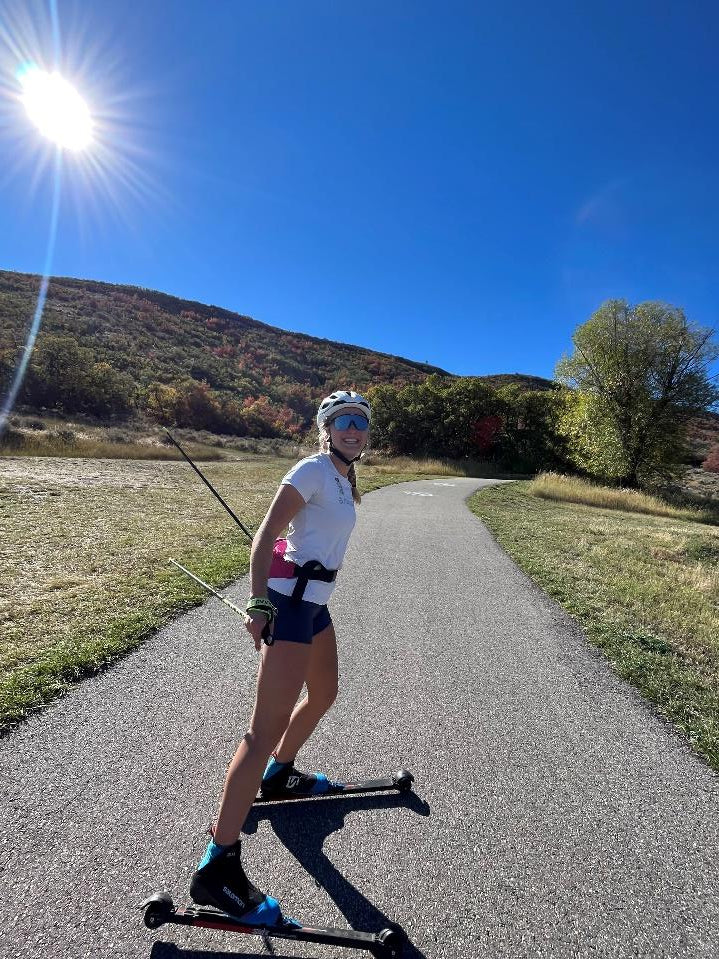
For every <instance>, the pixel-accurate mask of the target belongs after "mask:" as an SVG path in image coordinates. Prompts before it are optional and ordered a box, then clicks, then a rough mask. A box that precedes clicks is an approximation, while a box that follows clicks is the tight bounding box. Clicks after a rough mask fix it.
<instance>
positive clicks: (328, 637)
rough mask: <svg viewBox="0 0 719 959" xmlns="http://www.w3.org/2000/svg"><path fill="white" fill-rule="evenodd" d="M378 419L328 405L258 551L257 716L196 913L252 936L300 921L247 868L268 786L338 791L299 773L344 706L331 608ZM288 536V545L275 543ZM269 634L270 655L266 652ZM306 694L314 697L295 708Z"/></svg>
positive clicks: (233, 776) (341, 394)
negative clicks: (248, 928)
mask: <svg viewBox="0 0 719 959" xmlns="http://www.w3.org/2000/svg"><path fill="white" fill-rule="evenodd" d="M370 415H371V414H370V407H369V403H368V402H367V400H365V399H364V398H363V397H362V396H360V395H359V394H358V393H354V392H351V391H349V392H348V391H344V390H343V391H338V392H336V393H332V394H331V395H330V396H328V397H326V398H325V399H324V400H323V401H322V403H321V404H320V407H319V410H318V412H317V426H318V427H319V431H320V452H319V453H316V454H315V455H314V456H308V457H307V458H306V459H303V460H301V461H300V462H299V463H298V464H297V465H296V466H295V467H293V468H292V469H291V470H290V471H289V473H287V475H286V476H285V477H284V479H283V480H282V483H281V485H280V488H279V489H278V491H277V493H276V495H275V498H274V500H273V502H272V505H271V506H270V508H269V510H268V511H267V515H266V516H265V518H264V520H263V521H262V524H261V526H260V528H259V530H258V531H257V535H256V536H255V538H254V541H253V544H252V553H251V558H250V588H251V596H250V600H249V602H248V604H247V615H246V620H245V625H246V627H247V630H248V632H249V633H250V635H251V636H252V638H253V640H254V643H255V649H257V650H258V651H259V650H262V657H261V662H260V669H259V674H258V678H257V693H256V698H255V707H254V711H253V713H252V719H251V721H250V728H249V729H248V731H247V733H246V734H245V735H244V737H243V739H242V742H241V743H240V745H239V748H238V750H237V752H236V753H235V755H234V758H233V759H232V762H231V763H230V766H229V769H228V771H227V776H226V779H225V785H224V790H223V794H222V800H221V803H220V811H219V814H218V817H217V823H216V825H215V828H214V830H213V837H212V840H211V842H210V843H209V845H208V847H207V851H206V852H205V855H204V857H203V859H202V861H201V862H200V865H199V866H198V868H197V871H196V872H195V874H194V876H193V878H192V883H191V886H190V895H191V896H192V898H193V899H194V901H195V902H196V903H198V904H200V905H211V906H216V907H217V908H219V909H221V910H223V911H224V912H229V913H231V914H232V915H235V916H238V917H239V918H241V919H242V921H243V922H245V923H246V924H247V925H276V924H279V923H281V922H283V921H284V922H288V921H289V922H291V920H284V919H283V917H282V913H281V911H280V907H279V904H278V903H277V900H275V899H272V898H271V897H269V896H266V895H265V894H264V893H262V892H260V890H259V889H257V888H256V887H255V886H254V885H253V884H252V883H251V882H250V881H249V880H248V879H247V876H246V875H245V873H244V870H243V868H242V863H241V860H240V841H239V839H238V836H239V834H240V830H241V829H242V826H243V824H244V822H245V819H246V818H247V814H248V812H249V810H250V807H251V805H252V803H253V801H254V799H255V797H256V795H257V790H258V787H260V788H261V790H262V794H263V795H264V796H267V797H282V796H286V795H316V794H318V793H321V792H324V791H326V790H327V789H328V788H329V786H330V783H329V781H328V780H327V777H326V776H324V775H321V774H306V773H300V772H298V771H297V770H296V769H295V767H294V760H295V756H296V755H297V752H298V751H299V749H300V748H301V747H302V746H303V745H304V743H305V742H306V741H307V739H308V738H309V737H310V735H311V734H312V732H313V730H314V729H315V728H316V726H317V724H318V723H319V721H320V719H321V718H322V716H323V715H324V714H325V713H326V712H327V710H328V709H329V707H330V706H331V705H332V703H333V702H334V699H335V696H336V695H337V643H336V638H335V631H334V628H333V626H332V620H331V618H330V614H329V612H328V610H327V605H326V604H327V600H328V599H329V598H330V596H331V594H332V591H333V589H334V579H335V576H336V571H337V570H338V569H339V568H340V566H341V565H342V560H343V558H344V554H345V550H346V548H347V543H348V541H349V537H350V534H351V532H352V529H353V527H354V524H355V503H359V502H360V496H359V493H358V492H357V480H356V476H355V469H354V463H355V461H356V460H358V459H359V458H360V456H361V455H362V453H363V451H364V450H365V448H366V446H367V439H368V430H369V424H370ZM288 526H289V531H288V534H287V539H286V540H277V537H278V536H279V535H280V534H281V533H282V531H283V530H284V529H285V528H286V527H288ZM268 631H271V633H272V639H271V645H264V646H263V645H262V639H263V636H267V634H268ZM303 685H306V686H307V693H306V695H305V697H304V698H303V699H302V700H301V701H300V702H299V703H297V697H298V696H299V694H300V691H301V689H302V686H303ZM270 754H272V755H270ZM263 770H264V774H263Z"/></svg>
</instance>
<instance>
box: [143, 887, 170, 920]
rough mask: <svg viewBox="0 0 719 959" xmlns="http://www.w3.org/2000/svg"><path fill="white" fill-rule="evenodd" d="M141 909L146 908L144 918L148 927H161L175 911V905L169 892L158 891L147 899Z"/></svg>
mask: <svg viewBox="0 0 719 959" xmlns="http://www.w3.org/2000/svg"><path fill="white" fill-rule="evenodd" d="M140 908H141V909H144V910H145V912H144V915H143V919H144V922H145V925H146V926H147V928H148V929H159V928H160V926H164V925H165V923H166V922H169V921H170V917H171V916H172V915H173V913H174V912H175V905H174V903H173V901H172V898H171V896H170V894H169V893H167V892H156V893H155V894H154V895H152V896H150V897H149V899H146V900H145V901H144V902H143V904H142V906H141V907H140Z"/></svg>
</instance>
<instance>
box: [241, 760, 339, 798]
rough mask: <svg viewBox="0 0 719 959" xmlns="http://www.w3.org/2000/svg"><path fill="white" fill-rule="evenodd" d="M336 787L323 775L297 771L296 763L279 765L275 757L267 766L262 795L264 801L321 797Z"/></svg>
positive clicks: (262, 783) (261, 788)
mask: <svg viewBox="0 0 719 959" xmlns="http://www.w3.org/2000/svg"><path fill="white" fill-rule="evenodd" d="M273 766H274V767H275V769H273ZM276 767H279V768H276ZM335 785H337V784H335V783H333V782H331V781H330V780H329V779H328V778H327V777H326V776H325V775H323V774H322V773H303V772H300V771H299V769H295V766H294V763H278V762H277V760H275V759H274V757H273V758H272V759H270V762H269V763H268V764H267V770H266V771H265V777H264V778H263V780H262V782H261V784H260V794H261V796H262V798H263V799H287V798H288V797H292V796H294V797H298V796H320V795H322V793H326V792H328V791H329V790H330V789H332V788H333V787H334V786H335Z"/></svg>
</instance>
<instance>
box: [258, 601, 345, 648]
mask: <svg viewBox="0 0 719 959" xmlns="http://www.w3.org/2000/svg"><path fill="white" fill-rule="evenodd" d="M267 598H268V599H269V600H271V602H272V603H273V604H274V605H275V606H276V607H277V619H276V620H275V628H274V630H273V636H274V638H275V640H278V639H283V640H284V641H285V642H287V643H306V644H311V643H312V640H313V639H314V637H315V636H316V635H317V633H321V632H322V630H323V629H327V627H328V626H331V625H332V617H331V616H330V611H329V610H328V609H327V607H326V606H318V605H317V603H308V602H307V601H306V600H304V599H301V600H300V601H299V603H293V602H292V599H291V597H290V596H285V595H284V594H283V593H278V592H277V591H276V590H274V589H268V590H267Z"/></svg>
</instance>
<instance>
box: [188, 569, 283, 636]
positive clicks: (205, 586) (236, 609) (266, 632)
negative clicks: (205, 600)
mask: <svg viewBox="0 0 719 959" xmlns="http://www.w3.org/2000/svg"><path fill="white" fill-rule="evenodd" d="M170 562H171V563H172V564H173V566H177V568H178V569H181V570H182V572H183V573H185V574H186V575H187V576H189V577H190V579H194V581H195V582H196V583H199V584H200V586H202V587H203V589H206V590H207V592H208V593H212V595H213V596H216V597H217V598H218V599H219V600H221V601H222V602H223V603H224V604H225V606H229V607H230V609H231V610H232V611H233V612H235V613H237V615H238V616H241V617H242V619H243V620H245V619H246V613H245V611H244V609H240V607H239V606H235V604H234V603H232V602H230V600H229V599H226V598H225V597H224V596H223V595H222V593H218V592H217V590H216V589H213V588H212V586H210V584H209V583H206V582H205V581H204V579H200V577H199V576H195V574H194V573H191V572H190V571H189V569H185V567H184V566H183V565H182V564H181V563H178V562H177V560H176V559H170ZM262 638H263V639H264V641H265V645H266V646H271V645H272V643H273V639H272V634H271V633H270V624H269V623H267V624H266V626H265V628H264V629H263V630H262Z"/></svg>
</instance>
